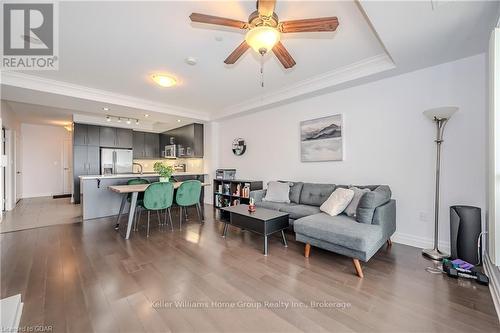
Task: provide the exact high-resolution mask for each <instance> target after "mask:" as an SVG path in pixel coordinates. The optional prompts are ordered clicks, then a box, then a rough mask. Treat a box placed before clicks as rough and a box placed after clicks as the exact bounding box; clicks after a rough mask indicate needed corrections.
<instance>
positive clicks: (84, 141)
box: [73, 124, 99, 147]
mask: <svg viewBox="0 0 500 333" xmlns="http://www.w3.org/2000/svg"><path fill="white" fill-rule="evenodd" d="M73 143H74V144H75V145H77V146H96V147H98V146H99V126H94V125H86V124H75V125H74V133H73Z"/></svg>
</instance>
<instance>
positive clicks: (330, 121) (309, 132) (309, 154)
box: [300, 114, 344, 162]
mask: <svg viewBox="0 0 500 333" xmlns="http://www.w3.org/2000/svg"><path fill="white" fill-rule="evenodd" d="M342 127H343V122H342V115H341V114H336V115H333V116H328V117H323V118H317V119H312V120H307V121H302V122H301V123H300V155H301V161H302V162H321V161H342V160H343V159H344V145H343V135H342V134H343V133H342V131H343V128H342Z"/></svg>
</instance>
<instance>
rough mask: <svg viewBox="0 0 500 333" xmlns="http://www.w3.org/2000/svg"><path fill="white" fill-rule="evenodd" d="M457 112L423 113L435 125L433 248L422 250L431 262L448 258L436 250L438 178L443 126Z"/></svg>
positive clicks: (429, 111)
mask: <svg viewBox="0 0 500 333" xmlns="http://www.w3.org/2000/svg"><path fill="white" fill-rule="evenodd" d="M457 111H458V108H457V107H454V106H448V107H441V108H436V109H430V110H426V111H424V116H426V117H427V118H429V119H430V120H432V121H433V122H434V123H435V124H436V140H435V142H436V193H435V202H434V248H433V249H424V250H422V254H423V255H424V256H426V257H428V258H430V259H433V260H442V259H444V258H447V257H449V255H448V254H446V253H444V252H441V251H439V249H438V238H439V237H438V232H439V176H440V173H441V144H442V143H443V132H444V126H445V125H446V123H447V122H448V120H450V118H451V116H452V115H453V114H454V113H455V112H457Z"/></svg>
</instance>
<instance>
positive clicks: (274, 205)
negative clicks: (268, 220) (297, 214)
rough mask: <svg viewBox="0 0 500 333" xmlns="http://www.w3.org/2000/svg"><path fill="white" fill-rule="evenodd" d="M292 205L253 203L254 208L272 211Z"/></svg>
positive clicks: (267, 202) (266, 202)
mask: <svg viewBox="0 0 500 333" xmlns="http://www.w3.org/2000/svg"><path fill="white" fill-rule="evenodd" d="M293 205H295V204H288V203H284V202H272V201H259V202H256V203H255V206H257V207H262V208H267V209H273V210H280V209H281V208H283V207H287V206H293Z"/></svg>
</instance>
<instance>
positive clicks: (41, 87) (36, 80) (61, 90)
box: [1, 71, 209, 121]
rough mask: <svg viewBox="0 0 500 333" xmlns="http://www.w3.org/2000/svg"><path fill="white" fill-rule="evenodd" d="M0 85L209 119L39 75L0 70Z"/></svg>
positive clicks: (198, 113)
mask: <svg viewBox="0 0 500 333" xmlns="http://www.w3.org/2000/svg"><path fill="white" fill-rule="evenodd" d="M1 83H2V85H8V86H14V87H19V88H24V89H30V90H36V91H42V92H46V93H50V94H57V95H63V96H68V97H74V98H81V99H84V100H91V101H97V102H102V103H103V104H108V105H121V106H126V107H130V108H135V109H141V110H147V111H153V112H159V113H165V114H171V115H175V116H181V117H188V118H194V119H199V120H205V121H206V120H209V115H208V113H207V112H200V111H196V110H191V109H185V108H181V107H178V106H173V105H168V104H162V103H156V102H152V101H149V100H145V99H142V98H136V97H130V96H127V95H122V94H117V93H114V92H110V91H106V90H100V89H94V88H89V87H85V86H81V85H76V84H72V83H67V82H63V81H56V80H51V79H46V78H41V77H39V76H34V75H28V74H23V73H18V72H7V71H2V72H1Z"/></svg>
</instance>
